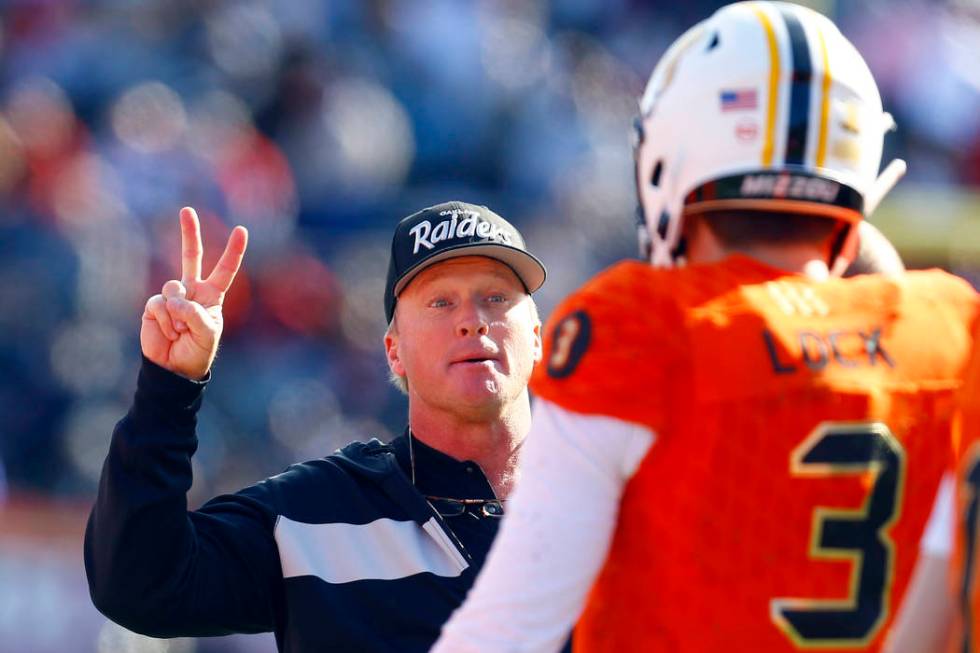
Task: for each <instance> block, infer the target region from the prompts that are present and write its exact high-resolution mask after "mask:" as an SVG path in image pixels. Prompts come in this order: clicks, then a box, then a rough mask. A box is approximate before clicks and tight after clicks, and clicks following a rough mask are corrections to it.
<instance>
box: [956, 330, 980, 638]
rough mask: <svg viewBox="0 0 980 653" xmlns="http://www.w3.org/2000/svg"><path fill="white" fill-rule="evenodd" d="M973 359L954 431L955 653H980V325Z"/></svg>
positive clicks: (967, 373) (961, 396)
mask: <svg viewBox="0 0 980 653" xmlns="http://www.w3.org/2000/svg"><path fill="white" fill-rule="evenodd" d="M974 338H975V340H974V342H975V343H978V344H975V345H974V351H973V359H972V361H971V362H970V364H969V367H968V368H967V372H966V382H965V383H964V385H963V390H962V392H961V393H960V403H959V405H960V411H961V414H960V416H959V417H960V420H959V428H958V429H956V430H955V431H954V436H955V437H954V448H955V450H956V453H957V456H956V458H957V460H956V471H957V490H956V499H957V500H956V507H957V510H956V514H957V519H956V540H955V548H954V556H953V586H954V587H955V588H956V598H957V600H958V608H959V624H958V626H959V627H958V629H957V636H956V641H955V647H954V648H953V650H955V651H958V652H961V653H970V652H972V651H978V650H980V582H978V581H977V554H978V553H980V547H978V546H977V536H978V534H980V529H978V523H977V521H978V517H980V515H978V503H980V323H978V325H977V329H976V332H975V333H974Z"/></svg>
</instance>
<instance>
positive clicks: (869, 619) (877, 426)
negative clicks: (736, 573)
mask: <svg viewBox="0 0 980 653" xmlns="http://www.w3.org/2000/svg"><path fill="white" fill-rule="evenodd" d="M790 471H791V472H792V474H793V475H794V476H806V477H811V478H828V477H833V476H840V475H845V474H849V475H855V474H866V473H869V472H870V473H871V474H872V482H871V485H870V490H869V492H868V495H867V498H866V499H865V501H864V505H863V506H861V508H859V509H857V510H848V509H839V508H826V507H818V508H817V509H816V510H815V511H814V513H813V526H812V531H811V539H810V542H811V544H810V556H811V557H812V558H818V559H829V560H850V561H851V562H852V564H853V569H852V571H851V582H850V588H849V589H848V594H847V598H846V599H839V600H821V599H806V598H777V599H773V600H772V601H771V602H770V616H771V618H772V620H773V622H774V623H775V624H776V625H777V626H779V628H780V629H781V630H782V631H783V632H784V633H785V634H786V636H787V637H789V639H790V640H792V641H793V643H794V644H795V645H796V646H798V647H800V648H821V647H851V646H853V647H861V646H864V645H866V644H868V643H870V641H871V639H873V638H874V636H875V635H876V634H877V633H878V631H879V630H880V628H881V626H882V624H884V623H885V620H886V618H887V616H888V607H889V606H888V590H889V589H890V587H891V581H892V575H893V566H894V564H895V555H894V551H893V550H892V541H891V539H890V537H889V535H888V530H889V528H890V527H891V525H892V524H893V523H894V522H895V520H896V519H897V518H898V515H899V514H900V512H901V504H902V490H903V487H904V480H905V451H904V449H903V448H902V445H901V443H900V442H899V441H898V440H897V439H896V438H895V436H894V435H892V433H891V431H890V430H889V429H888V427H887V426H885V425H884V424H882V423H880V422H862V423H840V422H825V423H823V424H821V425H820V426H819V427H817V429H816V430H815V431H814V432H813V433H812V434H811V435H810V436H809V437H808V438H807V439H806V440H804V441H803V442H802V443H801V444H800V445H799V446H798V447H796V449H794V450H793V452H792V454H790Z"/></svg>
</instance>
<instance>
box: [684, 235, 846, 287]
mask: <svg viewBox="0 0 980 653" xmlns="http://www.w3.org/2000/svg"><path fill="white" fill-rule="evenodd" d="M698 227H699V228H697V229H695V230H694V232H693V233H692V234H690V235H689V237H688V239H687V244H688V249H687V261H688V263H691V264H711V263H719V262H721V261H723V260H725V259H726V258H728V257H729V256H731V255H733V254H741V255H743V256H748V257H750V258H753V259H755V260H757V261H759V262H760V263H764V264H765V265H768V266H770V267H774V268H777V269H779V270H785V271H786V272H790V273H792V274H802V275H805V276H807V277H810V278H812V279H816V280H823V279H826V278H828V277H829V276H830V269H829V267H828V265H827V258H828V252H827V246H826V245H825V244H824V243H793V244H779V245H768V244H757V245H751V246H748V247H741V248H738V249H733V248H729V247H726V246H725V245H723V244H722V243H721V242H720V241H719V240H718V239H717V238H716V237H715V236H714V234H713V233H712V232H711V230H710V229H707V228H705V227H703V225H698Z"/></svg>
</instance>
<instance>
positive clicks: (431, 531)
mask: <svg viewBox="0 0 980 653" xmlns="http://www.w3.org/2000/svg"><path fill="white" fill-rule="evenodd" d="M180 223H181V235H182V241H183V276H182V279H181V280H179V281H178V280H172V281H168V282H167V283H166V284H164V287H163V290H162V292H161V294H159V295H156V296H154V297H152V298H150V300H149V301H148V302H147V305H146V310H145V311H144V315H143V324H142V329H141V333H140V340H141V345H142V349H143V355H144V361H143V367H142V369H141V371H140V376H139V381H138V385H137V391H136V396H135V399H134V402H133V405H132V407H131V409H130V411H129V413H128V414H127V415H126V417H124V418H123V419H122V420H121V421H120V422H119V424H118V425H117V426H116V429H115V432H114V433H113V437H112V443H111V446H110V450H109V455H108V457H107V459H106V462H105V466H104V469H103V474H102V480H101V483H100V487H99V495H98V498H97V500H96V504H95V506H94V508H93V510H92V515H91V518H90V520H89V524H88V529H87V531H86V536H85V566H86V571H87V573H88V580H89V589H90V592H91V595H92V598H93V601H94V602H95V605H96V606H97V607H98V608H99V609H100V610H101V611H102V612H103V613H105V614H106V615H107V616H109V617H110V618H111V619H113V620H114V621H116V622H118V623H120V624H122V625H123V626H125V627H127V628H129V629H131V630H135V631H137V632H141V633H144V634H147V635H151V636H155V637H175V636H206V635H222V634H227V633H232V632H245V633H254V632H264V631H274V632H275V634H276V641H277V644H278V648H279V650H280V651H323V650H333V651H354V650H356V651H426V650H428V649H429V647H430V646H431V645H432V643H433V642H434V641H435V639H436V637H437V636H438V634H439V629H440V627H441V625H442V624H443V622H444V621H445V620H446V619H447V618H448V616H449V615H450V613H451V612H452V611H453V610H454V609H455V608H456V607H458V606H459V604H460V603H461V602H462V600H463V598H464V597H465V595H466V593H467V591H468V590H469V588H470V586H471V585H472V582H473V579H474V578H475V577H476V574H477V572H478V571H479V570H480V568H481V566H482V564H483V561H484V558H485V557H486V554H487V551H488V549H489V547H490V543H491V541H492V539H493V537H494V536H495V534H496V531H497V525H498V522H499V519H498V518H499V517H500V516H501V515H502V514H503V510H504V509H503V506H504V501H505V499H506V497H507V495H508V493H509V491H510V488H511V486H512V485H513V483H514V480H515V479H514V473H515V469H516V462H517V454H518V451H519V449H520V445H521V443H522V441H523V439H524V437H525V435H526V434H527V432H528V430H529V428H530V408H529V403H528V394H527V382H528V378H529V376H530V374H531V369H532V367H533V366H534V363H535V362H537V360H538V359H539V358H540V356H541V339H540V322H539V320H538V316H537V312H536V309H535V307H534V303H533V300H532V299H531V297H530V294H531V293H532V292H534V291H535V290H537V289H538V288H539V287H540V286H541V284H542V283H543V282H544V278H545V270H544V266H543V265H542V264H541V262H540V261H539V260H538V259H537V258H535V257H534V256H533V255H532V254H530V253H528V252H527V250H526V248H525V245H524V241H523V238H522V237H521V235H520V233H518V231H517V230H516V229H515V228H514V227H513V226H512V225H510V224H509V223H508V222H507V221H505V220H504V219H503V218H501V217H500V216H498V215H496V214H494V213H493V212H492V211H490V210H489V209H487V208H486V207H481V206H474V205H471V204H465V203H462V202H449V203H445V204H440V205H437V206H434V207H430V208H427V209H425V210H423V211H420V212H418V213H415V214H413V215H411V216H409V217H407V218H405V219H404V220H402V221H401V222H400V223H399V225H398V227H397V229H396V231H395V235H394V237H393V239H392V249H391V263H390V267H389V272H388V284H387V289H386V292H385V313H386V317H387V319H388V323H389V328H388V331H387V333H386V335H385V351H386V353H387V358H388V362H389V366H390V369H391V372H392V376H393V378H394V379H397V381H398V383H399V385H400V387H402V389H403V390H405V392H406V394H407V395H408V398H409V401H408V403H409V427H408V428H407V429H406V431H405V434H404V435H403V436H401V437H399V438H396V439H395V440H393V441H392V442H390V443H388V444H383V443H381V442H379V441H377V440H371V441H370V442H354V443H352V444H350V445H348V446H346V447H344V448H343V449H342V450H340V451H338V452H336V453H334V454H333V455H331V456H328V457H326V458H321V459H318V460H314V461H309V462H305V463H301V464H297V465H293V466H291V467H290V468H289V469H287V470H286V471H285V472H283V473H282V474H279V475H277V476H274V477H272V478H269V479H266V480H264V481H262V482H260V483H258V484H256V485H254V486H252V487H249V488H246V489H244V490H242V491H240V492H238V493H236V494H233V495H226V496H221V497H217V498H215V499H213V500H211V501H210V502H208V503H207V504H205V505H204V506H203V507H202V508H201V509H200V510H197V511H193V512H188V511H187V503H186V492H187V489H188V488H189V487H190V485H191V456H192V454H193V453H194V451H195V449H196V446H197V440H196V436H195V424H196V413H197V410H198V409H199V408H200V405H201V401H202V394H203V390H204V387H205V385H206V384H207V382H208V381H209V379H210V368H211V364H212V362H213V360H214V355H215V352H216V350H217V345H218V340H219V338H220V335H221V325H222V319H221V304H222V300H223V298H224V294H225V292H226V291H227V290H228V288H229V287H230V286H231V284H232V282H233V280H234V277H235V274H236V272H237V270H238V267H239V265H240V264H241V260H242V257H243V255H244V252H245V247H246V240H247V234H246V232H245V230H244V229H243V228H242V227H236V228H235V230H234V231H233V232H232V234H231V236H230V238H229V240H228V245H227V246H226V249H225V252H224V254H223V255H222V257H221V260H220V261H219V262H218V265H217V266H216V267H215V270H214V271H213V272H212V273H211V274H210V276H208V277H207V278H206V279H202V278H201V251H202V246H201V236H200V227H199V223H198V219H197V216H196V214H195V213H194V211H193V210H192V209H189V208H188V209H184V210H183V211H181V216H180Z"/></svg>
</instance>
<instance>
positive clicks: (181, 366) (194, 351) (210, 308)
mask: <svg viewBox="0 0 980 653" xmlns="http://www.w3.org/2000/svg"><path fill="white" fill-rule="evenodd" d="M180 241H181V267H182V270H181V278H180V280H179V281H178V280H177V279H171V280H170V281H168V282H167V283H165V284H163V290H162V291H161V292H160V294H159V295H154V296H153V297H150V299H149V300H147V302H146V308H145V309H144V310H143V324H142V327H141V328H140V345H141V346H142V348H143V355H144V356H146V357H147V358H148V359H150V360H151V361H153V362H154V363H156V364H157V365H159V366H160V367H163V368H166V369H168V370H170V371H171V372H174V373H176V374H180V375H181V376H184V377H187V378H189V379H202V378H204V377H205V376H206V375H207V373H208V370H209V369H211V363H212V362H214V356H215V354H216V353H217V351H218V341H219V340H220V339H221V330H222V327H223V326H224V318H223V317H222V315H221V304H222V302H224V299H225V293H226V292H228V289H229V288H230V287H231V284H232V282H233V281H234V280H235V275H236V274H237V273H238V268H239V267H241V264H242V257H243V256H245V247H246V246H247V245H248V231H246V230H245V227H242V226H237V227H235V228H234V229H232V231H231V235H230V236H228V243H227V244H226V245H225V251H224V253H223V254H222V255H221V259H219V260H218V264H217V265H215V266H214V270H212V271H211V274H209V275H208V278H207V279H204V280H202V279H201V258H202V255H203V253H204V246H203V244H202V242H201V223H200V221H199V220H198V218H197V213H195V212H194V209H192V208H190V207H184V208H183V209H181V210H180Z"/></svg>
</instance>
